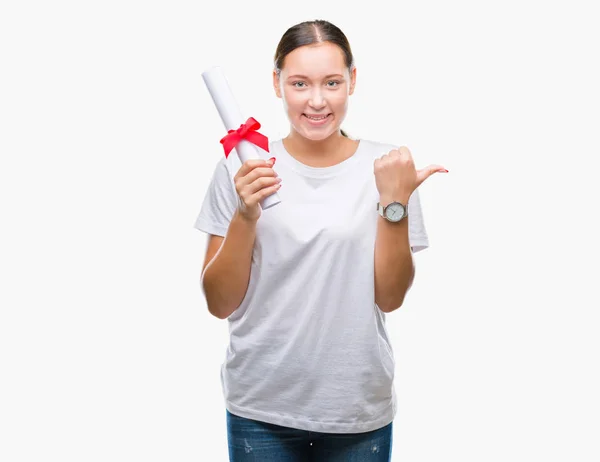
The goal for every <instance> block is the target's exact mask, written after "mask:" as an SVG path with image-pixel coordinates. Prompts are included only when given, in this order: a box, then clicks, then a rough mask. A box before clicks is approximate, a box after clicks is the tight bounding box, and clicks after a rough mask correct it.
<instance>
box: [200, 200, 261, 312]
mask: <svg viewBox="0 0 600 462" xmlns="http://www.w3.org/2000/svg"><path fill="white" fill-rule="evenodd" d="M255 238H256V222H250V221H247V220H245V219H244V218H242V217H241V216H239V214H238V212H237V211H236V212H235V214H234V215H233V217H232V220H231V222H230V224H229V228H228V230H227V234H226V236H225V239H224V240H223V244H222V245H221V248H220V249H219V251H218V252H217V253H216V255H215V256H214V258H213V259H212V260H211V262H210V263H209V264H208V265H207V266H206V268H205V270H204V272H203V273H202V287H203V290H204V295H205V297H206V303H207V305H208V310H209V312H210V313H211V314H213V315H214V316H216V317H217V318H219V319H226V318H227V317H228V316H229V315H231V313H233V312H234V311H235V310H236V309H237V308H238V307H239V306H240V304H241V303H242V300H243V299H244V296H245V295H246V291H247V289H248V283H249V282H250V268H251V264H252V250H253V247H254V240H255Z"/></svg>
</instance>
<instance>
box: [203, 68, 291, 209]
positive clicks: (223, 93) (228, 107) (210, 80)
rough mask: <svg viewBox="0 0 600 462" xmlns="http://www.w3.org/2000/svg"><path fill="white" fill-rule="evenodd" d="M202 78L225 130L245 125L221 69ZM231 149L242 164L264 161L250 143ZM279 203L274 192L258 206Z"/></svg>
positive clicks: (204, 74)
mask: <svg viewBox="0 0 600 462" xmlns="http://www.w3.org/2000/svg"><path fill="white" fill-rule="evenodd" d="M202 77H203V78H204V83H205V84H206V87H207V88H208V91H209V93H210V96H211V97H212V99H213V102H214V103H215V106H216V108H217V111H218V112H219V115H220V116H221V120H222V121H223V124H224V125H225V129H226V130H227V131H229V130H237V129H238V128H240V125H242V124H243V123H245V122H246V119H245V118H243V117H242V113H241V111H240V108H239V106H238V104H237V101H236V99H235V97H234V96H233V93H232V91H231V88H230V87H229V84H228V82H227V79H226V78H225V75H224V74H223V72H222V70H221V68H220V67H218V66H217V67H213V68H210V69H208V70H206V71H204V72H203V73H202ZM233 149H235V151H236V153H237V155H238V157H239V159H240V161H241V162H242V163H244V162H246V161H247V160H248V159H263V160H265V159H264V157H263V156H261V155H260V150H261V148H259V147H258V146H256V145H255V144H254V143H251V142H250V141H247V140H243V139H242V140H240V142H239V143H238V144H237V145H236V147H235V148H233ZM230 155H231V153H230ZM280 202H281V199H280V198H279V194H277V192H274V193H273V194H271V195H270V196H267V197H265V198H263V199H262V200H261V201H260V206H261V208H262V209H263V210H265V209H268V208H269V207H273V206H274V205H277V204H279V203H280Z"/></svg>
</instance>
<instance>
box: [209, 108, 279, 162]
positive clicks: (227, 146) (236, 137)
mask: <svg viewBox="0 0 600 462" xmlns="http://www.w3.org/2000/svg"><path fill="white" fill-rule="evenodd" d="M259 128H260V123H258V122H257V121H256V120H255V119H254V118H252V117H248V120H246V123H243V124H242V125H240V128H238V129H236V130H229V131H228V132H227V135H225V136H224V137H223V138H221V144H222V145H223V149H224V150H225V158H227V156H228V155H229V153H230V152H231V150H232V149H233V148H235V147H236V146H237V144H238V143H239V142H240V141H241V140H243V139H244V140H247V141H250V142H251V143H253V144H255V145H256V146H258V147H259V148H262V149H264V150H265V151H267V152H269V139H268V138H267V137H266V136H265V135H263V134H262V133H258V132H257V131H256V130H258V129H259Z"/></svg>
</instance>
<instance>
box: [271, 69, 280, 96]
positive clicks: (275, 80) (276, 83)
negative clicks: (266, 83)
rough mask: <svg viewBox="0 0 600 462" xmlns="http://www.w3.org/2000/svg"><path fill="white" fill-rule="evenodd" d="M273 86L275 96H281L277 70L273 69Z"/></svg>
mask: <svg viewBox="0 0 600 462" xmlns="http://www.w3.org/2000/svg"><path fill="white" fill-rule="evenodd" d="M273 88H274V89H275V94H276V95H277V98H281V88H280V87H279V76H278V75H277V71H276V70H273Z"/></svg>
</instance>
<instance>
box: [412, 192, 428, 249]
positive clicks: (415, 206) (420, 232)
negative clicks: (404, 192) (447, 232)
mask: <svg viewBox="0 0 600 462" xmlns="http://www.w3.org/2000/svg"><path fill="white" fill-rule="evenodd" d="M407 218H408V240H409V242H410V247H411V249H412V251H413V253H416V252H419V251H421V250H425V249H426V248H427V247H429V238H428V236H427V230H426V229H425V221H424V220H423V210H422V209H421V199H420V197H419V189H418V188H417V189H415V190H414V191H413V193H412V194H411V196H410V198H409V199H408V217H407Z"/></svg>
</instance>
